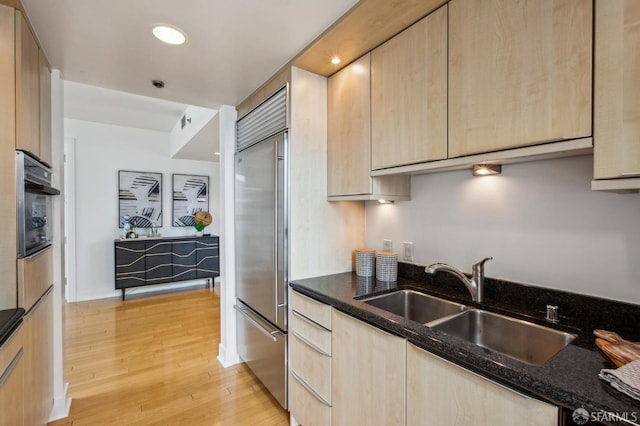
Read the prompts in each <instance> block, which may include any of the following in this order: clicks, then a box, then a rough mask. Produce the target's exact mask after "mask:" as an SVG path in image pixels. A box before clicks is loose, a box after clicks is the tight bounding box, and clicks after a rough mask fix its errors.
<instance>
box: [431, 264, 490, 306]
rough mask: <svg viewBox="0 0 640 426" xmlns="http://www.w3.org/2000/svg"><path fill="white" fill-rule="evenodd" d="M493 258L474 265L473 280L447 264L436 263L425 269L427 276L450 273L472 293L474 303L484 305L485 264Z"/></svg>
mask: <svg viewBox="0 0 640 426" xmlns="http://www.w3.org/2000/svg"><path fill="white" fill-rule="evenodd" d="M491 259H493V257H486V258H484V259H482V260H481V261H480V262H478V263H474V264H473V266H472V267H471V269H472V274H471V279H469V278H467V276H466V275H465V274H464V273H463V272H462V271H460V270H459V269H457V268H455V267H453V266H451V265H448V264H446V263H434V264H432V265H429V266H427V267H426V268H425V270H424V271H425V272H426V273H427V274H435V273H436V272H438V271H443V272H448V273H450V274H452V275H453V276H455V277H457V278H458V279H459V280H460V281H462V283H463V284H464V285H465V287H467V290H469V293H471V299H472V300H473V301H474V302H479V303H482V302H483V301H484V264H485V262H486V261H487V260H491Z"/></svg>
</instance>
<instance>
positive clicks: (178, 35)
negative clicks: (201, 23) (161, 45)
mask: <svg viewBox="0 0 640 426" xmlns="http://www.w3.org/2000/svg"><path fill="white" fill-rule="evenodd" d="M152 31H153V35H154V36H156V38H157V39H158V40H160V41H162V42H165V43H167V44H172V45H174V46H178V45H181V44H184V43H185V42H186V41H187V35H186V34H185V32H184V31H182V30H181V29H180V28H177V27H174V26H171V25H167V24H160V25H156V26H155V27H153V30H152Z"/></svg>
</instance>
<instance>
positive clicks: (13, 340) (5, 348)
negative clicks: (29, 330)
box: [0, 323, 24, 376]
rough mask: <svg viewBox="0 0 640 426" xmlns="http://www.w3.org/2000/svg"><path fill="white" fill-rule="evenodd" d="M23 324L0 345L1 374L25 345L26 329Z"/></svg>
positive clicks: (0, 374)
mask: <svg viewBox="0 0 640 426" xmlns="http://www.w3.org/2000/svg"><path fill="white" fill-rule="evenodd" d="M23 326H24V323H23V324H20V325H19V326H18V328H17V329H16V330H14V331H13V333H11V336H9V338H8V339H7V340H5V341H4V343H3V344H2V346H1V347H0V376H2V375H3V374H4V373H5V372H6V371H7V369H8V368H9V366H10V365H11V363H12V362H13V361H14V359H15V357H16V355H18V352H20V349H22V347H23V345H24V341H23V339H24V331H23Z"/></svg>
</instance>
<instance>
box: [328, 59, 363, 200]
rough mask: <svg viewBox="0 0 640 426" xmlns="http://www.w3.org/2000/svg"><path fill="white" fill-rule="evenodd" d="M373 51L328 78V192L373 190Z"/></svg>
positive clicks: (347, 192)
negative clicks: (371, 71)
mask: <svg viewBox="0 0 640 426" xmlns="http://www.w3.org/2000/svg"><path fill="white" fill-rule="evenodd" d="M370 58H371V55H370V54H369V53H367V54H366V55H364V56H363V57H362V58H360V59H358V60H357V61H355V62H353V63H352V64H351V65H349V66H347V67H345V68H344V69H342V70H341V71H340V72H338V73H336V74H334V75H333V76H331V78H329V82H328V89H327V185H328V195H329V196H331V195H345V194H366V193H369V192H371V182H370V181H371V178H370V177H369V174H370V172H371V161H370V157H371V154H370V153H371V150H370V143H371V139H370V137H371V113H370V111H371V89H370V87H371V74H370V70H371V59H370Z"/></svg>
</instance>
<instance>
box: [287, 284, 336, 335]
mask: <svg viewBox="0 0 640 426" xmlns="http://www.w3.org/2000/svg"><path fill="white" fill-rule="evenodd" d="M290 303H291V309H293V310H294V311H298V313H301V314H302V315H304V316H305V317H307V318H309V319H310V320H312V321H314V322H316V323H318V324H320V325H321V326H323V327H324V328H326V329H327V330H331V306H329V305H327V304H325V303H322V302H318V301H316V300H313V299H311V298H310V297H307V296H303V295H302V294H300V293H298V292H296V291H292V292H291V301H290Z"/></svg>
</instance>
